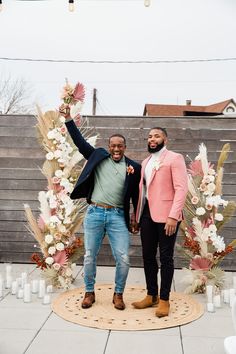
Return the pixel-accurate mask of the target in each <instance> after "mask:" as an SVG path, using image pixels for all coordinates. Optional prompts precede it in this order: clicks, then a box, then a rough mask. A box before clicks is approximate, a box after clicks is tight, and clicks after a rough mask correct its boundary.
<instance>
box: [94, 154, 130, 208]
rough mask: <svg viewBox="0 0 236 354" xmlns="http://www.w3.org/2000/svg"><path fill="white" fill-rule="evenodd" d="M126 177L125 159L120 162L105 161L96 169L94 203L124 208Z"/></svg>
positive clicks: (110, 159) (109, 159)
mask: <svg viewBox="0 0 236 354" xmlns="http://www.w3.org/2000/svg"><path fill="white" fill-rule="evenodd" d="M125 177H126V163H125V158H124V157H123V158H122V159H121V160H120V161H119V162H115V161H113V160H112V158H111V157H109V158H108V159H105V160H103V161H102V162H101V163H100V164H99V165H98V166H97V167H96V169H95V176H94V189H93V193H92V197H91V200H92V202H94V203H101V204H107V205H112V206H114V207H117V208H123V206H124V205H123V200H124V186H125Z"/></svg>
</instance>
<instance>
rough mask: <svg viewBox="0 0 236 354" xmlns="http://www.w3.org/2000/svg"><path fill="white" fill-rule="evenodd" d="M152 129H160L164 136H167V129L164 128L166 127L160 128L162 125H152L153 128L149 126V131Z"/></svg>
mask: <svg viewBox="0 0 236 354" xmlns="http://www.w3.org/2000/svg"><path fill="white" fill-rule="evenodd" d="M153 129H158V130H161V131H162V132H163V133H164V134H165V136H166V137H167V136H168V135H167V130H166V128H162V127H153V128H151V129H150V130H149V131H151V130H153Z"/></svg>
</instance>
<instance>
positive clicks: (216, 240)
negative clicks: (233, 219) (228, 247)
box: [211, 235, 225, 252]
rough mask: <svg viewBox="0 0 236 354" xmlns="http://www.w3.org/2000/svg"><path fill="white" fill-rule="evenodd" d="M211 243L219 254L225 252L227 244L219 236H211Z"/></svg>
mask: <svg viewBox="0 0 236 354" xmlns="http://www.w3.org/2000/svg"><path fill="white" fill-rule="evenodd" d="M211 241H212V244H213V246H214V247H215V248H216V250H217V252H222V251H224V250H225V243H224V239H223V237H221V236H219V235H211Z"/></svg>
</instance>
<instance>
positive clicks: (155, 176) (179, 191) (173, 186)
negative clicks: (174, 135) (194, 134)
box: [136, 149, 188, 223]
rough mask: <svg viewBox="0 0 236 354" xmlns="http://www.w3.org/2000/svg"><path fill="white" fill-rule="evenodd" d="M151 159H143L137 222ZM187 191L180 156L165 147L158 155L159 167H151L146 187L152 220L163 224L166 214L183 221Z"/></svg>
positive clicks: (185, 172)
mask: <svg viewBox="0 0 236 354" xmlns="http://www.w3.org/2000/svg"><path fill="white" fill-rule="evenodd" d="M150 158H151V156H149V157H148V158H146V159H145V160H144V161H143V162H142V171H141V180H140V184H139V201H138V207H137V213H136V220H137V222H139V221H140V216H141V214H142V211H143V207H144V202H145V194H146V186H145V185H144V183H143V179H144V171H145V167H146V165H147V162H148V160H149V159H150ZM187 192H188V182H187V170H186V165H185V162H184V158H183V156H182V155H181V154H177V153H175V152H173V151H169V150H167V149H166V150H164V151H163V153H162V154H161V156H160V165H159V168H158V167H156V168H155V167H154V168H153V171H152V175H151V180H150V183H149V187H148V204H149V208H150V214H151V217H152V220H153V221H155V222H162V223H165V222H166V220H167V218H168V217H171V218H173V219H176V220H178V221H180V220H182V218H183V213H182V210H183V207H184V203H185V198H186V195H187Z"/></svg>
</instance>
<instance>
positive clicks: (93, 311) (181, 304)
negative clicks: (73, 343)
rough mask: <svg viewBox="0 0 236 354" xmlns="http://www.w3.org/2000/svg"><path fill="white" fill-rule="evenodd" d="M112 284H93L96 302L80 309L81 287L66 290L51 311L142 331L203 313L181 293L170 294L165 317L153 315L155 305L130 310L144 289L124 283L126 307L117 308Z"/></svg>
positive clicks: (73, 319)
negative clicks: (122, 309) (167, 314)
mask: <svg viewBox="0 0 236 354" xmlns="http://www.w3.org/2000/svg"><path fill="white" fill-rule="evenodd" d="M113 292H114V286H113V285H110V284H104V285H97V286H96V289H95V293H96V302H95V303H94V304H93V306H92V307H91V308H89V309H82V307H81V302H82V300H83V297H84V288H78V289H73V290H69V291H66V292H64V293H62V294H60V295H59V296H58V297H57V298H56V299H54V301H53V303H52V310H53V311H54V312H55V313H56V314H57V315H59V316H60V317H62V318H63V319H65V320H67V321H70V322H74V323H77V324H80V325H82V326H87V327H95V328H100V329H112V330H119V331H121V330H123V331H127V330H128V331H130V330H132V331H138V330H139V331H143V330H150V329H163V328H170V327H175V326H180V325H183V324H186V323H189V322H191V321H194V320H196V319H198V318H199V317H200V316H202V314H203V313H204V309H203V306H202V304H200V303H198V302H197V301H196V300H194V299H193V298H192V297H191V296H189V295H185V294H182V293H175V292H172V293H171V297H170V304H171V310H170V314H169V316H168V317H162V318H158V317H156V316H155V310H156V309H155V307H149V308H147V309H142V310H138V309H134V308H133V306H132V305H131V303H132V302H134V301H137V300H141V299H143V298H144V297H145V295H146V289H145V288H143V287H137V286H133V287H132V286H127V287H126V289H125V293H124V301H125V304H126V309H125V310H124V311H119V310H116V309H115V308H114V305H113V304H112V297H113Z"/></svg>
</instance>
